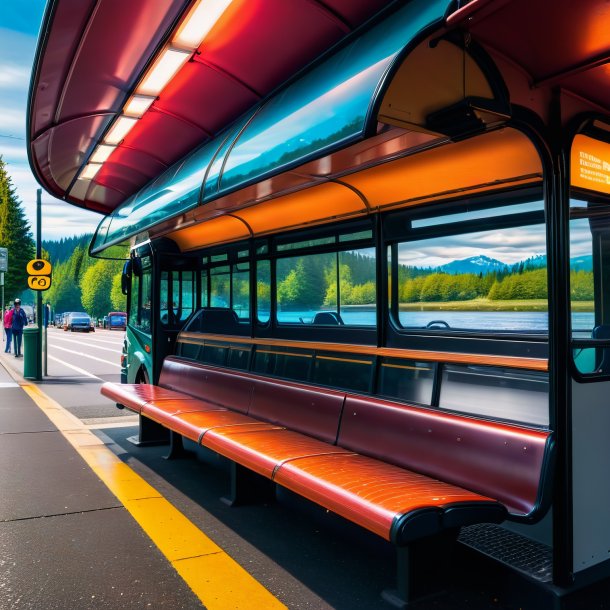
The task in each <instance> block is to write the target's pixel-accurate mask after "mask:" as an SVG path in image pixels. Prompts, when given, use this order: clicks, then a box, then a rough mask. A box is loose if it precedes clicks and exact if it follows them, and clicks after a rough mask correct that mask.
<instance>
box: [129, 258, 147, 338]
mask: <svg viewBox="0 0 610 610" xmlns="http://www.w3.org/2000/svg"><path fill="white" fill-rule="evenodd" d="M134 260H138V259H134ZM139 260H140V261H141V264H139V265H137V267H138V269H139V271H138V273H133V274H132V278H131V293H130V303H129V325H130V326H132V327H133V328H137V329H138V330H141V331H143V332H145V333H150V328H151V319H150V316H151V306H152V261H151V259H150V257H149V256H143V257H142V258H141V259H139Z"/></svg>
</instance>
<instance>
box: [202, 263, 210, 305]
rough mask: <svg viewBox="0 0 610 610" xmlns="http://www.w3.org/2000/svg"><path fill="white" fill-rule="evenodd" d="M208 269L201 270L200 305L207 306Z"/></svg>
mask: <svg viewBox="0 0 610 610" xmlns="http://www.w3.org/2000/svg"><path fill="white" fill-rule="evenodd" d="M208 275H209V273H208V270H207V269H204V270H203V271H202V272H201V307H209V306H210V304H209V302H208V299H209V294H208Z"/></svg>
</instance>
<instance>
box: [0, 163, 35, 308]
mask: <svg viewBox="0 0 610 610" xmlns="http://www.w3.org/2000/svg"><path fill="white" fill-rule="evenodd" d="M0 247H2V248H7V250H8V271H7V272H6V273H5V274H4V295H5V299H6V300H9V299H13V298H15V297H16V296H18V295H20V294H21V293H22V292H23V291H24V290H26V289H27V275H28V274H27V271H26V265H27V263H28V261H30V260H31V259H32V258H34V254H35V251H36V249H35V245H34V239H33V237H32V233H31V231H30V225H29V224H28V221H27V219H26V217H25V213H24V211H23V208H22V207H21V202H20V201H19V199H18V198H17V195H16V193H15V188H14V187H13V184H12V181H11V177H10V176H9V175H8V172H7V170H6V164H5V163H4V160H3V159H2V157H1V156H0Z"/></svg>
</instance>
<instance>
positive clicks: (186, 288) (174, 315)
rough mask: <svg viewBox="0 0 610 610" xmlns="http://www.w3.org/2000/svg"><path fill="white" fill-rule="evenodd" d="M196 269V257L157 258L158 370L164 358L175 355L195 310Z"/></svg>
mask: <svg viewBox="0 0 610 610" xmlns="http://www.w3.org/2000/svg"><path fill="white" fill-rule="evenodd" d="M197 265H198V263H197V258H196V257H184V256H177V255H164V256H162V257H160V260H159V273H158V275H157V277H158V278H159V284H158V296H159V302H158V306H157V308H156V311H157V312H158V315H157V320H156V322H157V332H156V334H155V355H154V361H155V364H156V367H155V368H159V369H160V366H161V363H162V362H163V359H164V358H165V356H167V355H169V354H173V353H174V349H175V344H176V337H177V336H178V333H179V332H180V330H181V329H182V327H183V326H184V323H185V322H186V320H187V319H188V318H189V316H190V315H191V314H192V313H193V311H195V309H196V308H197V305H198V304H197V293H198V290H197V277H198V271H197V269H198V267H197Z"/></svg>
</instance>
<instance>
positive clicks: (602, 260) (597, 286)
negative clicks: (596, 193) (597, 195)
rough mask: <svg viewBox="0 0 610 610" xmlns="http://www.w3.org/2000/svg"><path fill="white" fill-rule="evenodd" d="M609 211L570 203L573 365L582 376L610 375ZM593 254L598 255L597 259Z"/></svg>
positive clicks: (577, 201)
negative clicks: (609, 344) (609, 301)
mask: <svg viewBox="0 0 610 610" xmlns="http://www.w3.org/2000/svg"><path fill="white" fill-rule="evenodd" d="M609 212H610V210H608V209H607V206H605V205H599V204H597V205H596V204H587V202H585V201H579V200H574V199H573V200H571V201H570V216H571V217H570V308H571V322H572V340H573V341H574V342H575V345H574V349H573V357H574V363H575V365H576V368H577V370H578V371H579V372H580V373H581V374H585V375H588V374H605V375H608V374H610V357H609V351H610V350H609V348H608V347H605V346H600V345H596V346H593V345H590V344H591V343H592V341H600V340H601V341H603V340H608V339H610V309H609V308H608V305H607V304H606V301H607V299H606V298H604V294H603V292H604V290H603V287H604V286H607V285H608V279H609V274H610V259H609V254H608V253H609V252H610V213H609ZM594 252H596V253H597V255H596V256H594Z"/></svg>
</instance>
